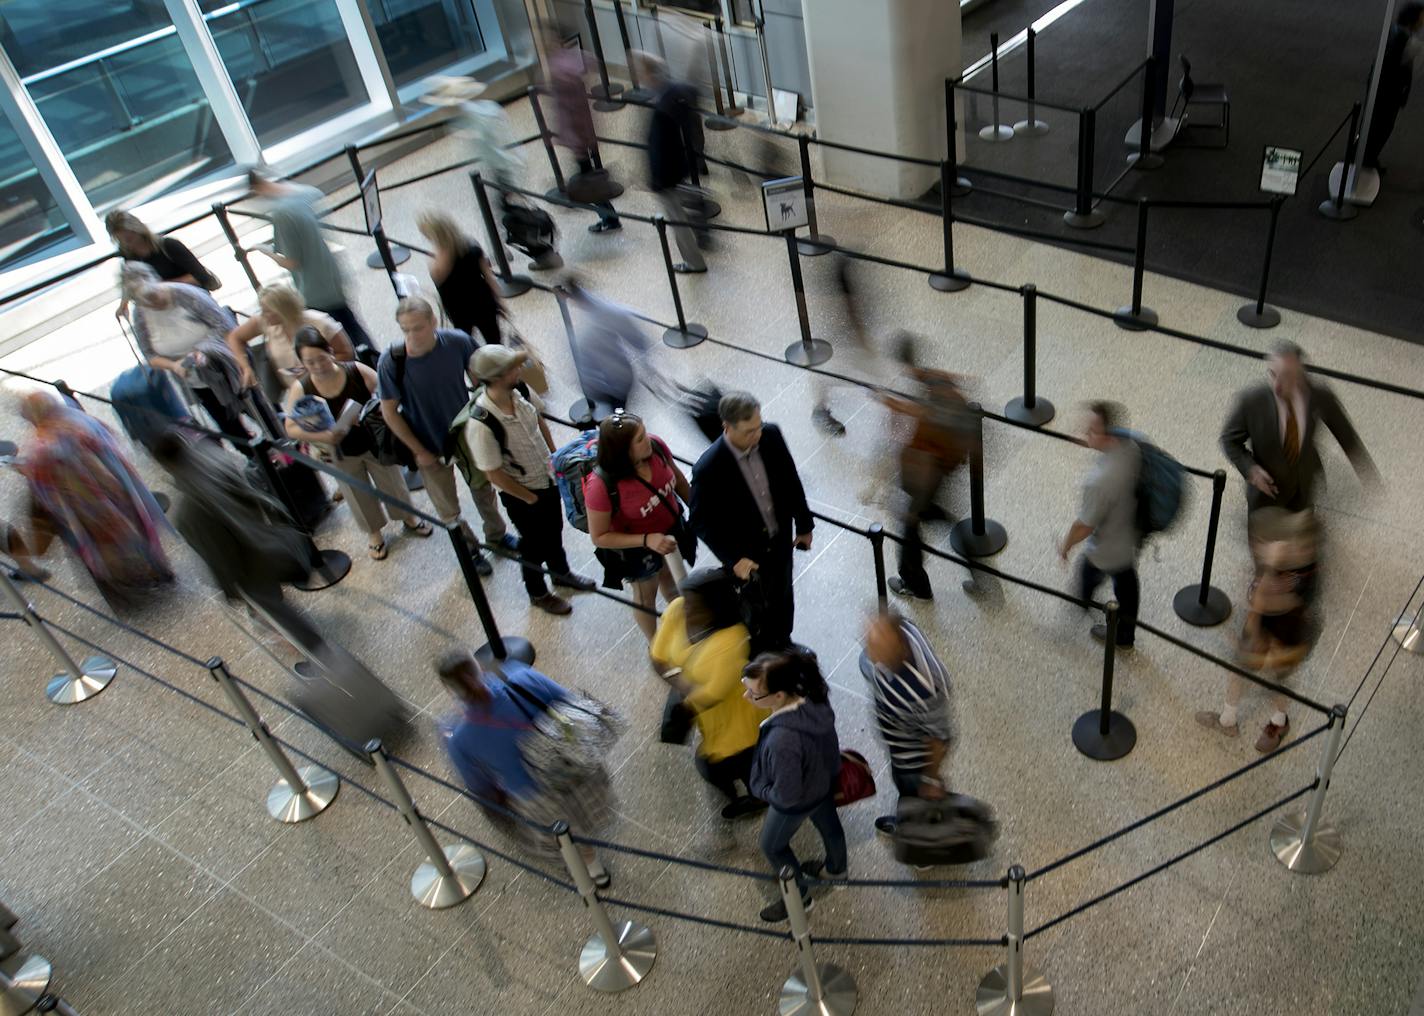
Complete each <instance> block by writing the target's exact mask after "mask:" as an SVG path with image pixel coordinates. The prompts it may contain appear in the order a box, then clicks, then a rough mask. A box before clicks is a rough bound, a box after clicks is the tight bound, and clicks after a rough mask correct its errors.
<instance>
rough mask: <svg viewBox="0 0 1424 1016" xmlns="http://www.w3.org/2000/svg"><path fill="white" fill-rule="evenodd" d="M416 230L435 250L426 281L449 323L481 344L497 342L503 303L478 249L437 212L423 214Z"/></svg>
mask: <svg viewBox="0 0 1424 1016" xmlns="http://www.w3.org/2000/svg"><path fill="white" fill-rule="evenodd" d="M416 228H417V229H419V230H420V235H421V236H423V237H425V238H426V239H427V240H429V241H430V243H431V244H432V245H433V246H434V248H435V253H434V255H432V256H431V258H430V281H431V282H433V283H435V292H436V293H438V294H439V295H440V306H442V307H444V308H445V316H446V317H448V318H449V319H450V324H451V325H453V326H454V327H456V328H458V329H460V331H462V332H464V333H465V334H466V335H468V336H470V337H471V338H475V337H476V336H477V335H478V337H479V341H480V343H481V344H483V343H486V342H500V341H501V339H500V332H499V319H500V318H501V317H503V316H504V304H502V303H501V302H500V299H499V294H498V293H497V292H495V288H494V272H493V271H492V270H491V269H490V263H489V259H488V258H487V257H485V252H484V249H483V248H482V247H480V245H479V244H478V243H476V242H475V241H474V240H472V239H470V237H469V236H468V235H467V234H465V233H464V232H462V231H461V229H460V227H459V226H458V225H456V223H455V220H454V219H452V218H451V217H450V216H448V215H445V214H444V213H441V212H426V213H424V214H423V215H421V217H420V218H419V219H418V220H416Z"/></svg>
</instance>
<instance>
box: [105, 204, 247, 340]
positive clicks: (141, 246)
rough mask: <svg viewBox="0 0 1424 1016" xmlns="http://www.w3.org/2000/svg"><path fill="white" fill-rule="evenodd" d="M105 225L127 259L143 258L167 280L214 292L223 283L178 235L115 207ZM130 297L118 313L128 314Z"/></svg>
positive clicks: (116, 314)
mask: <svg viewBox="0 0 1424 1016" xmlns="http://www.w3.org/2000/svg"><path fill="white" fill-rule="evenodd" d="M104 227H105V228H106V229H107V230H108V231H109V239H111V240H113V241H114V246H115V247H117V248H118V250H119V256H120V257H122V258H123V259H124V260H125V261H142V262H143V263H144V264H146V265H148V266H149V267H150V268H152V269H153V270H154V271H155V272H157V273H158V277H159V278H160V279H162V280H163V281H164V282H186V283H187V284H188V285H190V286H197V287H198V288H199V289H204V290H207V291H208V292H212V291H213V290H215V289H218V288H219V287H220V286H221V285H222V283H221V282H220V281H219V280H218V277H217V276H216V275H214V274H213V273H212V272H210V271H208V270H207V268H205V267H204V266H203V263H202V262H201V261H199V260H198V258H197V256H196V255H195V254H194V253H193V252H192V251H190V250H189V249H188V248H187V246H185V245H184V243H183V241H181V240H179V239H178V238H177V237H173V236H164V237H160V236H157V235H155V234H154V232H153V230H151V229H149V228H148V226H146V225H145V224H144V222H143V220H141V219H140V218H139V217H138V216H137V215H134V214H133V213H132V212H125V211H121V210H119V209H117V208H115V209H114V210H113V211H112V212H110V213H109V214H108V215H106V216H104ZM128 312H129V301H128V298H127V297H123V298H121V299H120V300H119V308H118V310H116V311H115V312H114V316H115V317H120V318H122V317H127V316H128Z"/></svg>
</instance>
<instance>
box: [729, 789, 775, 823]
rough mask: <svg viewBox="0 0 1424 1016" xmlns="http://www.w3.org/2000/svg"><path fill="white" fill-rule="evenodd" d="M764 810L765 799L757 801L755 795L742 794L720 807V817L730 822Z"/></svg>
mask: <svg viewBox="0 0 1424 1016" xmlns="http://www.w3.org/2000/svg"><path fill="white" fill-rule="evenodd" d="M764 811H766V802H765V801H759V800H757V799H756V798H755V797H752V796H750V795H748V794H743V795H742V796H741V797H739V798H737V799H736V800H735V801H733V802H731V803H730V804H728V805H727V806H726V807H725V808H723V809H722V817H723V818H725V819H726V820H727V821H729V822H731V821H733V820H735V819H739V818H746V817H747V816H749V815H759V814H761V813H762V812H764Z"/></svg>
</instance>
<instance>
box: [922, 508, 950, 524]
mask: <svg viewBox="0 0 1424 1016" xmlns="http://www.w3.org/2000/svg"><path fill="white" fill-rule="evenodd" d="M920 521H921V522H948V521H949V513H948V512H947V511H945V510H944V509H943V508H941V507H940V506H939V505H937V504H932V505H930V506H929V507H928V508H926V509H925V510H924V511H922V512H920Z"/></svg>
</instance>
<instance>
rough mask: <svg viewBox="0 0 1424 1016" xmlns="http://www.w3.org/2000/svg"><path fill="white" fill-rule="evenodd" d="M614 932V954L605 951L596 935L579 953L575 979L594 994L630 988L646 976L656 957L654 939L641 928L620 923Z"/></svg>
mask: <svg viewBox="0 0 1424 1016" xmlns="http://www.w3.org/2000/svg"><path fill="white" fill-rule="evenodd" d="M614 930H615V931H617V933H618V951H617V952H616V953H610V952H609V951H608V946H607V945H605V944H604V941H603V939H602V938H601V937H600V936H599V935H598V934H597V933H595V934H594V935H593V937H592V938H590V939H589V940H588V941H587V942H585V943H584V945H583V951H582V952H580V953H579V976H580V977H582V978H583V983H584V984H587V985H588V986H589V987H590V988H592V989H593V990H594V991H606V992H609V993H612V992H615V991H624V990H626V989H628V988H631V987H633V985H635V984H637V983H638V982H639V981H641V980H642V979H643V978H645V977H647V976H648V971H649V970H652V969H653V961H654V960H656V959H657V958H658V942H657V939H655V938H654V937H653V933H652V930H651V929H649V928H648V927H646V926H645V925H641V924H634V923H633V922H632V921H624V922H623V923H622V924H620V925H618V926H617V928H615V929H614Z"/></svg>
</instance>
